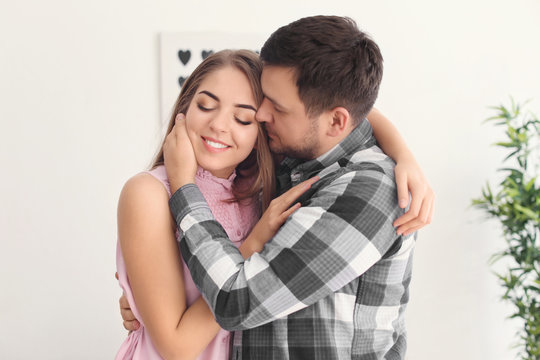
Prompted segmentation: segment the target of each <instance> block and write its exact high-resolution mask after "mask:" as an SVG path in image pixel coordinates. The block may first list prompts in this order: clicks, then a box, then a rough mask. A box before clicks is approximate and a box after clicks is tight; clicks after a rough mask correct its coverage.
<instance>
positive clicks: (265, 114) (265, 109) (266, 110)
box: [255, 98, 272, 123]
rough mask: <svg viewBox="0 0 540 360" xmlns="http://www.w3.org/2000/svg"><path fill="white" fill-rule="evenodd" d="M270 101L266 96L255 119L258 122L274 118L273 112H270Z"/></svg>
mask: <svg viewBox="0 0 540 360" xmlns="http://www.w3.org/2000/svg"><path fill="white" fill-rule="evenodd" d="M269 105H270V104H269V101H268V100H267V99H266V98H264V99H263V101H262V103H261V105H260V106H259V109H258V110H257V113H256V114H255V119H256V120H257V121H258V122H261V123H263V122H270V121H271V120H272V114H271V113H270V106H269Z"/></svg>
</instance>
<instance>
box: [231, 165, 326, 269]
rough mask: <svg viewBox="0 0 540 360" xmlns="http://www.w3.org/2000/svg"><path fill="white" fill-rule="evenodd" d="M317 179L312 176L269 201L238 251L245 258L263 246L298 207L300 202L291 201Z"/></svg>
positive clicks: (317, 178)
mask: <svg viewBox="0 0 540 360" xmlns="http://www.w3.org/2000/svg"><path fill="white" fill-rule="evenodd" d="M317 180H319V177H318V176H314V177H312V178H310V179H308V180H306V181H304V182H301V183H300V184H298V185H296V186H294V187H292V188H290V189H289V190H288V191H287V192H285V193H283V194H281V195H280V196H278V197H276V198H275V199H274V200H272V201H271V202H270V205H268V208H267V209H266V210H265V212H264V214H263V215H262V216H261V218H260V219H259V221H258V222H257V224H256V225H255V226H254V227H253V230H251V233H250V234H249V235H248V237H247V238H246V241H244V243H243V244H242V246H241V247H240V252H241V253H242V256H243V257H244V258H245V259H247V258H248V257H250V256H251V255H252V254H253V253H254V252H260V251H261V250H262V249H263V248H264V245H265V244H266V243H267V242H268V240H270V239H271V238H273V237H274V235H275V234H276V233H277V232H278V230H279V229H280V228H281V225H283V223H285V221H286V220H287V219H288V218H289V216H290V215H291V214H292V213H293V212H295V211H296V210H298V209H299V208H300V206H301V204H300V203H296V204H294V205H292V204H293V202H294V201H295V200H296V199H298V198H299V197H300V196H301V195H302V194H303V193H305V192H306V191H307V190H308V189H309V188H310V187H311V185H313V183H314V182H316V181H317ZM291 205H292V206H291Z"/></svg>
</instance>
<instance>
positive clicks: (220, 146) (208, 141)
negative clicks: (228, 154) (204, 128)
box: [204, 139, 228, 149]
mask: <svg viewBox="0 0 540 360" xmlns="http://www.w3.org/2000/svg"><path fill="white" fill-rule="evenodd" d="M204 141H206V143H207V144H208V145H210V146H211V147H213V148H216V149H225V148H227V147H228V146H227V145H223V144H220V143H217V142H213V141H210V140H208V139H204Z"/></svg>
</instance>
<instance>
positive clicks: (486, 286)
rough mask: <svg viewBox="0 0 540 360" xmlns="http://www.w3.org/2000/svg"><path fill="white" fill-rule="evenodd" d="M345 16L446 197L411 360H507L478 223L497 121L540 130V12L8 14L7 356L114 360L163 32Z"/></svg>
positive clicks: (167, 2)
mask: <svg viewBox="0 0 540 360" xmlns="http://www.w3.org/2000/svg"><path fill="white" fill-rule="evenodd" d="M320 13H322V14H338V15H348V16H351V17H353V18H354V19H356V20H357V22H358V24H359V25H360V26H361V27H362V28H364V29H365V30H367V31H368V32H369V33H371V34H372V35H373V36H374V38H375V40H376V41H377V42H378V43H379V45H380V46H381V48H382V51H383V54H384V56H385V76H384V83H383V87H382V90H381V94H380V100H379V102H378V107H379V108H381V109H382V110H383V112H384V113H386V114H387V115H388V116H390V118H391V119H392V120H393V121H394V122H395V123H396V125H397V126H398V127H399V128H400V130H401V131H402V133H403V134H404V136H405V138H406V139H407V141H408V143H409V145H410V146H411V147H412V149H413V150H414V152H415V154H416V155H417V157H418V159H419V161H420V162H421V163H422V165H423V167H424V169H425V172H426V173H427V175H428V177H429V179H430V181H431V183H432V185H433V187H434V188H435V189H436V192H437V203H436V214H435V219H434V221H433V224H432V225H431V226H430V227H428V228H426V229H425V230H423V231H421V233H420V239H419V241H418V246H417V251H416V259H415V271H414V280H413V284H412V297H411V303H410V306H409V310H408V328H409V339H410V341H409V352H408V359H414V360H417V359H420V360H423V359H435V358H436V359H458V358H459V359H492V360H502V359H509V358H512V357H513V356H512V354H514V353H513V352H512V351H511V350H510V349H509V347H510V345H511V344H512V342H513V339H512V335H513V333H514V331H513V330H514V329H513V323H512V322H510V321H508V320H506V319H505V317H506V316H507V315H508V314H509V310H510V308H509V307H508V306H505V305H503V304H501V303H500V301H499V296H500V294H501V289H500V288H499V286H498V285H497V283H496V281H495V279H494V276H493V275H492V274H491V270H490V268H489V266H488V265H487V259H488V257H489V255H490V254H491V253H493V252H494V251H495V250H496V249H499V248H501V247H502V246H503V244H504V242H503V241H502V240H500V239H499V232H498V229H497V226H496V223H495V222H481V219H482V215H481V214H480V213H478V212H476V211H474V210H471V209H469V208H468V206H469V204H470V199H471V198H472V197H475V196H477V195H479V193H480V188H481V186H482V185H483V184H484V182H485V180H487V179H494V178H495V169H496V167H497V166H498V165H499V162H500V160H501V159H502V154H501V153H500V152H498V151H497V150H496V149H495V148H493V147H490V144H491V143H492V142H494V141H495V139H496V138H498V137H500V136H501V134H500V132H499V131H498V130H496V129H493V128H492V127H491V126H489V125H481V122H482V120H483V119H485V118H486V117H488V116H489V115H490V114H491V112H490V111H489V110H488V109H487V106H490V105H497V104H499V103H500V102H506V101H507V100H508V98H509V96H510V95H512V96H514V97H515V98H516V99H517V100H525V99H529V98H532V99H533V102H532V103H531V109H532V110H535V112H536V113H537V114H539V115H540V47H539V46H538V39H539V38H540V22H539V21H538V19H539V18H540V1H539V0H516V1H512V2H510V1H502V0H491V1H488V0H481V1H465V0H458V1H447V2H438V1H429V0H413V1H407V2H402V1H392V2H391V1H354V2H353V1H350V2H343V1H337V0H336V1H313V0H311V1H291V0H288V1H285V0H274V1H266V2H261V1H237V2H234V1H233V2H231V1H210V0H207V1H204V2H198V3H196V2H194V1H192V2H180V1H172V0H160V1H127V0H118V1H108V0H94V1H84V2H83V1H70V0H51V1H47V2H42V1H18V2H15V1H11V2H9V4H8V3H7V1H2V3H1V8H0V124H1V127H0V149H1V151H0V156H1V158H0V159H1V163H2V167H3V172H2V177H1V186H0V199H1V200H0V211H1V213H0V241H1V242H0V282H1V291H0V324H1V325H0V358H2V359H33V358H36V354H40V356H39V357H40V358H43V359H110V358H112V357H113V355H114V354H115V352H116V350H117V348H118V346H119V344H120V343H121V341H122V339H123V338H124V336H125V335H126V334H125V332H124V331H123V330H122V326H121V321H120V316H119V313H118V307H117V298H118V296H119V294H120V291H119V289H118V287H117V285H116V281H115V279H114V277H113V274H114V271H115V258H114V254H115V241H116V239H115V237H116V225H115V222H116V219H115V211H116V209H115V207H116V202H117V198H118V194H119V191H120V189H121V187H122V185H123V183H124V181H126V179H127V178H128V177H130V176H131V175H133V174H135V173H137V172H138V171H140V170H142V169H143V168H144V167H145V166H146V165H148V163H149V161H150V159H151V157H152V155H153V152H154V150H155V148H156V146H157V144H158V138H159V134H160V132H161V129H160V127H159V90H158V89H159V81H158V78H159V76H158V75H159V71H158V33H159V32H161V31H199V30H200V31H227V32H263V33H266V34H270V33H271V32H272V31H273V30H275V29H276V28H277V27H278V26H281V25H284V24H287V23H289V22H290V21H293V20H295V19H297V18H300V17H303V16H307V15H315V14H320Z"/></svg>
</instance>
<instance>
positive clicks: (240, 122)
mask: <svg viewBox="0 0 540 360" xmlns="http://www.w3.org/2000/svg"><path fill="white" fill-rule="evenodd" d="M234 119H235V120H236V121H237V122H238V123H239V124H242V125H251V124H253V121H244V120H241V119H239V118H237V117H236V116H235V117H234Z"/></svg>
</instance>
